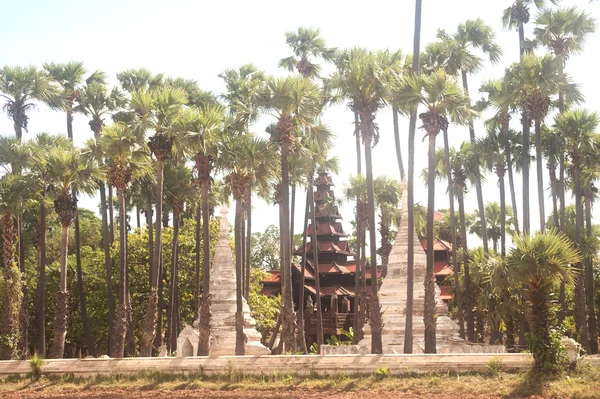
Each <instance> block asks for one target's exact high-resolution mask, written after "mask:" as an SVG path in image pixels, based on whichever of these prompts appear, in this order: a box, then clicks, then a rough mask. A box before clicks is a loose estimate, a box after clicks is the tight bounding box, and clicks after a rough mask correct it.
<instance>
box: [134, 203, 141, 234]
mask: <svg viewBox="0 0 600 399" xmlns="http://www.w3.org/2000/svg"><path fill="white" fill-rule="evenodd" d="M135 221H136V225H137V228H138V229H140V228H142V216H141V213H140V208H139V207H138V206H136V207H135Z"/></svg>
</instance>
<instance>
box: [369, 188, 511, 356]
mask: <svg viewBox="0 0 600 399" xmlns="http://www.w3.org/2000/svg"><path fill="white" fill-rule="evenodd" d="M407 199H408V190H407V187H406V181H403V182H402V219H401V222H400V227H399V229H398V234H397V236H396V240H395V241H394V244H393V246H392V250H391V252H390V257H389V262H388V266H387V275H386V277H385V278H384V279H383V282H382V284H381V288H380V289H379V302H380V304H381V311H382V317H383V329H382V344H383V353H384V354H386V353H388V354H389V353H404V331H405V323H406V296H407V294H406V289H407V268H408V245H407V244H408V206H407V203H408V200H407ZM413 233H414V237H415V239H414V246H413V251H414V268H413V270H414V280H413V295H414V296H413V353H422V352H423V351H424V348H425V324H424V322H423V314H424V304H425V286H424V282H425V271H426V266H427V256H426V254H425V251H424V250H423V247H422V246H421V242H420V241H419V239H418V236H417V233H416V230H415V231H413ZM435 302H436V315H437V323H436V342H437V345H436V346H437V353H473V352H485V353H496V352H499V353H500V352H505V348H504V346H500V345H483V344H472V343H468V342H466V341H465V340H464V339H462V338H460V337H459V333H458V331H459V328H458V323H457V322H455V321H453V320H452V319H450V318H449V317H448V306H447V305H446V304H445V303H444V302H443V301H442V300H441V299H440V288H439V287H438V286H437V284H435ZM359 345H360V346H366V347H368V348H369V350H370V348H371V335H370V330H369V328H368V326H366V331H365V338H364V339H363V340H362V341H360V343H359Z"/></svg>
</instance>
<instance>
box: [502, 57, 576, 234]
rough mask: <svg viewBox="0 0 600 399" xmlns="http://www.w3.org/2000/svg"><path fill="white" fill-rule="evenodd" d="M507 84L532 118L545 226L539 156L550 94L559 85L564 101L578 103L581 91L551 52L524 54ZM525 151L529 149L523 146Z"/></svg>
mask: <svg viewBox="0 0 600 399" xmlns="http://www.w3.org/2000/svg"><path fill="white" fill-rule="evenodd" d="M508 76H509V77H510V83H509V87H510V88H511V90H513V91H514V92H515V93H517V94H516V95H515V97H518V98H519V99H520V102H521V104H522V106H523V107H524V108H526V109H527V115H528V118H530V119H531V120H533V121H534V122H535V147H536V161H537V162H536V164H537V180H538V201H539V211H540V227H541V229H542V231H543V230H544V228H545V223H546V215H545V212H544V182H543V175H544V174H543V157H542V123H543V122H544V119H545V118H546V116H547V115H548V112H549V109H550V105H551V102H552V98H553V96H555V95H558V93H559V90H560V88H562V91H563V93H564V94H565V100H566V101H567V103H569V104H572V103H579V102H580V101H581V100H582V95H581V93H580V92H579V90H578V89H577V86H576V85H574V84H573V83H571V82H570V80H569V78H568V77H567V76H566V75H565V74H562V76H561V74H559V64H558V59H557V58H556V57H553V56H551V55H546V56H544V57H535V56H525V57H523V58H522V60H521V62H520V63H519V64H516V65H513V66H512V67H511V69H510V70H509V72H508ZM525 152H528V151H527V149H525Z"/></svg>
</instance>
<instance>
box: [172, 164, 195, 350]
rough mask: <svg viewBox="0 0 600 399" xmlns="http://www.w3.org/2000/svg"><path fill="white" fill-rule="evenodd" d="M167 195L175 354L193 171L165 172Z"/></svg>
mask: <svg viewBox="0 0 600 399" xmlns="http://www.w3.org/2000/svg"><path fill="white" fill-rule="evenodd" d="M165 177H166V179H165V194H166V199H167V201H168V202H170V203H171V206H172V207H173V243H172V244H173V249H172V252H171V284H170V287H169V308H170V312H169V320H168V322H167V325H168V326H169V328H168V331H169V336H168V337H167V347H168V349H169V350H170V351H171V352H173V351H175V350H176V349H177V332H178V331H179V325H180V320H179V302H180V297H179V288H178V287H179V228H180V225H181V214H182V213H183V211H184V207H185V204H189V203H190V202H191V201H192V200H193V197H194V196H195V195H196V194H197V192H198V191H197V190H196V187H195V186H194V182H193V181H192V171H191V169H189V168H188V167H186V166H185V165H176V166H171V167H169V168H167V169H166V171H165Z"/></svg>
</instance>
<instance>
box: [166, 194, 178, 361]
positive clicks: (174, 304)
mask: <svg viewBox="0 0 600 399" xmlns="http://www.w3.org/2000/svg"><path fill="white" fill-rule="evenodd" d="M178 262H179V210H178V209H177V207H176V206H175V207H174V209H173V242H172V249H171V287H170V290H169V298H170V299H169V308H170V311H169V319H170V320H169V332H170V335H169V339H168V341H169V346H170V349H171V352H174V351H175V349H177V331H178V329H179V324H178V323H177V315H178V314H179V302H178V300H177V299H178V298H177V287H178V286H179V265H178Z"/></svg>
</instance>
